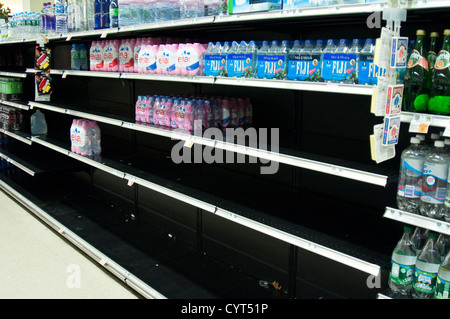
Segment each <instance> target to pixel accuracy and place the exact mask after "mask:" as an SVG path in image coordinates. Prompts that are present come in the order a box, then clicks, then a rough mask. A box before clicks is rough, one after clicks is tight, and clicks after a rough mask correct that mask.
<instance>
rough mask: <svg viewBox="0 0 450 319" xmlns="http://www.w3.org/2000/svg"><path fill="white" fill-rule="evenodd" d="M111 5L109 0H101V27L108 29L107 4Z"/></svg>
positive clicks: (109, 24)
mask: <svg viewBox="0 0 450 319" xmlns="http://www.w3.org/2000/svg"><path fill="white" fill-rule="evenodd" d="M110 5H111V0H102V17H101V27H102V28H103V29H108V28H110V26H111V23H110V17H109V6H110Z"/></svg>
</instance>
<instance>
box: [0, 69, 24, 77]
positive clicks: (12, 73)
mask: <svg viewBox="0 0 450 319" xmlns="http://www.w3.org/2000/svg"><path fill="white" fill-rule="evenodd" d="M27 75H28V74H27V73H19V72H2V71H0V76H11V77H16V78H26V77H27Z"/></svg>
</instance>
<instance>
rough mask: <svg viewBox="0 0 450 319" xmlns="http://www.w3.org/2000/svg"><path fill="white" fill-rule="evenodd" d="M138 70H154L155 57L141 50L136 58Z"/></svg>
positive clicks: (151, 53) (147, 51)
mask: <svg viewBox="0 0 450 319" xmlns="http://www.w3.org/2000/svg"><path fill="white" fill-rule="evenodd" d="M138 68H139V69H141V70H144V71H155V70H156V57H155V55H154V53H153V51H151V50H145V49H144V50H141V51H140V52H139V58H138Z"/></svg>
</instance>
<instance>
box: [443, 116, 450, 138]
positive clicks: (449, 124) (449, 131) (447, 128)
mask: <svg viewBox="0 0 450 319" xmlns="http://www.w3.org/2000/svg"><path fill="white" fill-rule="evenodd" d="M443 135H444V136H445V137H450V120H449V121H448V122H447V125H446V126H445V130H444V133H443Z"/></svg>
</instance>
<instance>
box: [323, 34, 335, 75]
mask: <svg viewBox="0 0 450 319" xmlns="http://www.w3.org/2000/svg"><path fill="white" fill-rule="evenodd" d="M336 49H337V46H336V42H335V40H334V39H328V40H327V44H326V46H325V48H324V49H323V53H322V78H323V80H324V81H325V82H332V81H333V55H334V53H335V52H336Z"/></svg>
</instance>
